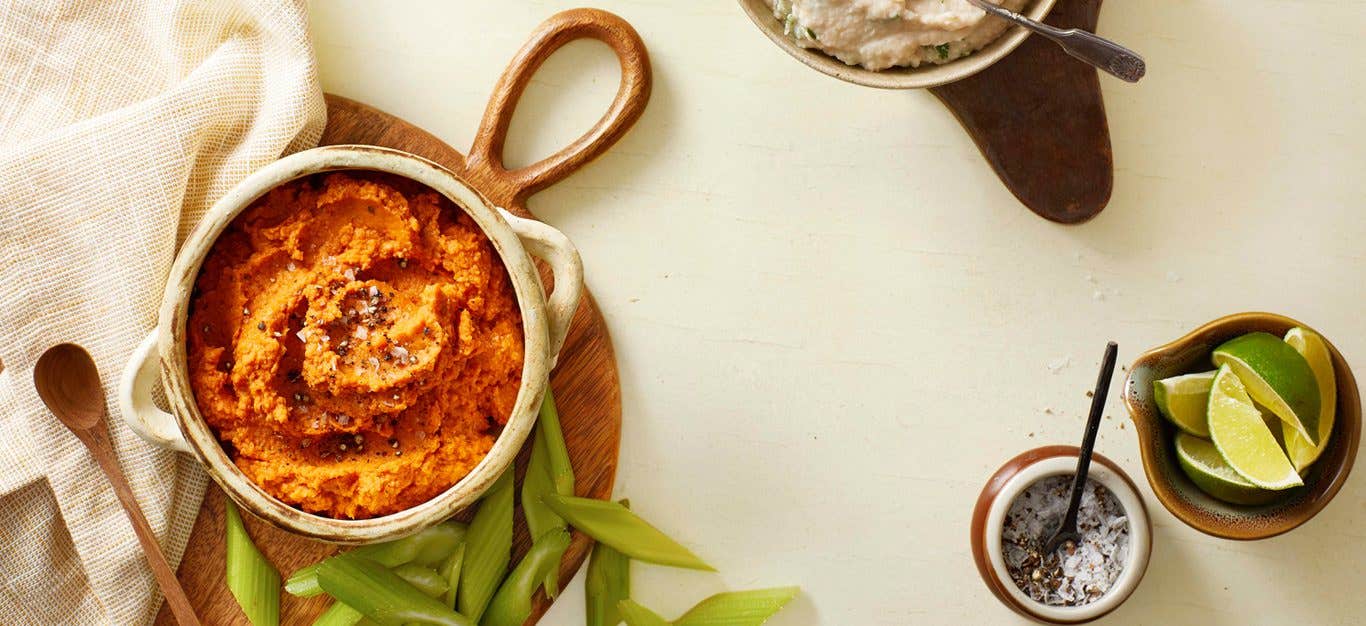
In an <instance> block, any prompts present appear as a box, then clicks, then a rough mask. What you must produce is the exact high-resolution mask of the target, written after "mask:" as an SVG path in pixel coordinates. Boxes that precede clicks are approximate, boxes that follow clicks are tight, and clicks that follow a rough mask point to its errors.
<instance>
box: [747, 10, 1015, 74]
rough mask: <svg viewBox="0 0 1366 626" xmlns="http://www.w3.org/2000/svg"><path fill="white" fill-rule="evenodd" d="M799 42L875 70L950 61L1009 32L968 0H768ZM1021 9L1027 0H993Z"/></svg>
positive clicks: (803, 45)
mask: <svg viewBox="0 0 1366 626" xmlns="http://www.w3.org/2000/svg"><path fill="white" fill-rule="evenodd" d="M765 1H766V2H768V5H769V6H770V7H772V8H773V15H774V16H775V17H777V18H778V20H780V21H782V22H783V24H784V31H785V32H786V33H787V34H788V35H789V36H790V37H792V38H793V39H794V40H795V41H796V42H797V44H798V45H800V46H802V47H804V48H813V49H816V50H821V51H823V52H825V53H826V54H829V55H831V56H834V57H835V58H837V59H839V60H841V61H844V62H845V63H848V64H850V65H862V66H863V67H866V68H868V69H870V70H882V69H887V68H889V67H895V66H910V67H919V66H920V64H921V63H926V62H929V63H947V62H949V61H952V60H954V59H957V58H959V57H963V56H967V55H968V54H971V53H972V52H974V51H976V50H980V49H981V48H982V47H983V46H985V45H987V44H989V43H991V42H992V41H994V40H995V39H996V38H997V37H1000V36H1001V33H1002V32H1005V30H1006V27H1007V26H1008V24H1006V22H1005V21H1004V20H1000V19H997V18H994V17H987V15H986V13H984V12H983V11H982V10H981V9H979V8H977V7H974V6H972V5H971V4H969V3H968V0H765ZM993 1H995V2H996V4H999V5H1001V6H1003V7H1005V8H1007V9H1010V10H1012V11H1018V10H1020V8H1021V7H1022V6H1024V4H1025V0H993Z"/></svg>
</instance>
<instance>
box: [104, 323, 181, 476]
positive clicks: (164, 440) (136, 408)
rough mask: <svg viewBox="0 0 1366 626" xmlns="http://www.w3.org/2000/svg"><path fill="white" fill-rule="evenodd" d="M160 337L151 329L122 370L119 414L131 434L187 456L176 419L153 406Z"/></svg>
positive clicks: (158, 364)
mask: <svg viewBox="0 0 1366 626" xmlns="http://www.w3.org/2000/svg"><path fill="white" fill-rule="evenodd" d="M159 336H160V331H159V330H157V329H152V332H151V334H149V335H147V338H146V339H143V340H142V343H140V344H138V347H137V348H136V349H134V350H133V356H132V358H130V359H128V365H126V366H124V368H123V378H121V379H120V380H119V410H120V411H122V412H123V419H124V421H126V422H128V426H129V427H130V428H132V429H133V432H135V433H137V434H138V435H140V436H142V438H143V439H146V440H147V442H148V443H150V444H152V445H155V446H158V447H162V448H168V449H171V450H175V451H177V452H189V451H190V446H189V444H187V443H185V437H184V436H182V435H181V434H180V427H179V426H177V425H176V421H175V416H174V415H171V414H170V413H167V412H166V411H163V410H161V409H160V408H158V407H157V405H156V403H155V402H152V386H153V384H155V383H156V381H157V378H159V375H160V373H161V363H160V359H158V358H157V339H158V337H159Z"/></svg>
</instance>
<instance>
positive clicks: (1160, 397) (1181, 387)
mask: <svg viewBox="0 0 1366 626" xmlns="http://www.w3.org/2000/svg"><path fill="white" fill-rule="evenodd" d="M1215 374H1216V372H1201V373H1199V374H1186V375H1184V376H1173V377H1171V378H1163V379H1162V380H1155V381H1153V402H1155V403H1156V404H1157V410H1158V411H1160V412H1161V413H1162V416H1163V417H1165V418H1167V420H1168V421H1170V422H1171V423H1172V424H1175V425H1176V427H1177V428H1180V429H1181V430H1183V431H1185V432H1188V433H1190V434H1192V435H1195V436H1196V437H1203V438H1205V439H1209V420H1207V419H1206V418H1205V411H1206V410H1207V409H1208V408H1209V390H1210V387H1211V386H1213V385H1214V375H1215Z"/></svg>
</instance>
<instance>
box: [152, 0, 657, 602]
mask: <svg viewBox="0 0 1366 626" xmlns="http://www.w3.org/2000/svg"><path fill="white" fill-rule="evenodd" d="M584 37H588V38H594V39H599V40H601V41H603V42H604V43H606V44H607V45H608V46H610V47H611V48H612V49H613V50H614V51H615V52H616V54H617V56H618V58H619V60H620V62H621V74H622V83H621V88H620V89H619V91H618V92H617V96H616V99H615V100H614V101H613V102H612V105H611V108H610V109H609V110H608V112H607V113H606V114H605V115H604V116H603V118H602V119H601V120H600V121H599V122H598V123H597V125H595V126H594V127H593V128H592V129H590V130H589V131H588V133H586V134H585V135H584V136H583V137H581V138H580V139H579V140H577V141H575V142H574V143H572V144H570V145H569V146H568V147H566V148H564V149H563V150H561V151H559V152H556V153H555V154H552V155H550V156H549V157H546V158H545V159H543V160H542V161H540V162H537V163H534V164H532V165H528V166H526V167H523V168H519V169H515V170H511V171H509V170H507V169H506V168H505V167H503V159H502V152H503V140H504V139H505V137H506V135H507V130H508V125H509V123H510V122H511V120H512V114H513V111H514V109H515V108H516V105H517V100H518V98H519V97H520V96H521V94H522V92H523V90H524V89H525V88H526V85H527V83H528V81H530V79H531V76H532V74H534V73H535V72H536V70H537V68H539V67H540V65H541V63H542V62H544V61H545V59H546V58H547V57H549V56H550V55H551V54H552V53H554V52H555V51H556V50H557V49H559V48H560V47H561V46H563V45H564V44H566V43H568V42H570V41H573V40H575V39H579V38H584ZM650 86H651V74H650V62H649V57H648V55H647V53H646V50H645V45H644V43H643V42H642V41H641V40H640V37H639V35H637V34H636V32H635V30H634V29H633V28H631V26H630V25H629V24H627V23H626V22H625V21H623V20H622V19H621V18H619V17H617V16H615V15H612V14H611V13H607V12H604V11H598V10H592V9H575V10H571V11H565V12H563V13H559V14H557V15H555V16H553V17H551V18H550V19H549V20H547V21H545V22H544V23H542V24H541V25H540V26H539V27H538V28H537V29H536V31H535V32H533V33H532V35H531V38H530V40H529V41H528V42H527V43H526V45H525V46H524V47H523V48H522V50H521V51H520V52H518V53H517V56H516V57H514V58H513V60H512V62H511V63H510V64H509V66H508V69H507V71H506V72H505V73H504V74H503V77H502V78H501V79H500V80H499V82H498V85H497V86H496V87H495V88H494V91H493V96H492V98H491V99H490V101H489V105H488V108H487V110H486V111H485V114H484V119H483V121H482V122H481V124H480V127H479V131H478V133H477V134H476V137H475V140H474V146H473V147H472V148H471V149H470V154H469V156H468V157H466V156H464V155H461V154H460V153H459V152H457V151H456V150H455V149H453V148H451V147H450V146H448V145H446V144H445V143H444V142H442V141H441V140H440V139H437V138H436V137H434V136H432V135H431V134H429V133H427V132H426V131H423V130H422V129H420V128H417V127H416V126H413V125H412V124H409V123H408V122H405V121H403V120H401V119H399V118H397V117H394V116H392V115H389V114H387V113H384V112H382V111H379V110H377V109H374V108H371V107H369V106H366V105H364V104H361V103H359V102H355V101H353V100H348V99H346V98H342V97H339V96H333V95H328V96H327V116H328V120H327V127H326V130H325V131H324V133H323V138H322V141H321V144H322V145H333V144H368V145H377V146H385V147H390V148H397V149H399V150H405V151H407V152H411V153H413V154H416V155H418V156H422V157H425V158H427V159H430V160H432V161H435V162H437V163H440V164H441V165H443V166H445V167H447V168H449V169H450V170H451V171H453V172H455V173H456V174H457V175H459V176H461V177H462V178H464V179H465V180H466V181H467V182H469V183H470V185H471V186H472V187H474V188H475V189H476V190H477V191H479V192H480V193H482V194H483V195H484V196H485V197H486V198H487V199H488V200H489V201H490V202H491V203H492V204H494V205H496V206H501V207H503V208H506V209H508V210H509V211H512V212H514V213H517V214H519V215H523V216H526V217H534V216H532V215H531V213H530V212H529V211H528V210H527V208H526V200H527V198H528V197H530V196H531V195H532V194H534V193H536V192H537V191H539V190H541V189H544V188H545V187H547V186H549V185H551V184H554V183H555V182H557V181H559V180H561V179H563V178H565V177H566V176H568V175H570V174H571V173H573V172H574V171H576V170H578V169H579V168H581V167H582V166H583V165H585V164H586V163H588V162H589V161H591V160H592V159H593V158H595V157H597V156H598V155H600V154H602V153H603V152H604V151H606V150H607V149H608V148H609V147H611V146H612V144H614V143H615V142H616V141H617V140H618V139H620V138H621V137H622V135H624V134H625V133H626V131H627V130H629V129H630V127H631V126H632V124H634V123H635V121H636V120H637V119H638V118H639V117H640V115H641V113H642V112H643V111H644V109H645V104H646V102H648V100H649V97H650ZM542 276H543V277H544V278H545V279H546V280H549V278H550V277H549V273H548V272H545V271H543V272H542ZM550 384H551V388H552V389H554V391H555V396H556V400H557V401H558V404H559V409H560V419H561V420H562V421H563V428H564V435H565V439H566V441H567V443H568V445H569V452H570V457H571V460H572V462H573V465H574V473H575V477H576V478H577V492H578V494H579V495H581V496H587V497H592V498H608V497H610V496H611V494H612V483H613V480H614V479H615V477H616V468H617V453H618V446H619V444H620V440H621V389H620V387H619V384H618V376H617V365H616V357H615V355H614V354H613V351H612V340H611V337H610V336H609V335H608V332H607V325H606V323H605V322H604V321H603V318H602V314H601V313H600V312H599V311H598V307H597V304H596V303H595V302H594V301H593V298H592V295H591V294H587V293H585V294H584V298H583V301H582V304H581V305H580V306H579V309H578V311H577V312H576V313H575V315H574V321H573V324H572V326H571V327H570V329H569V336H568V338H567V339H566V340H565V344H564V349H563V351H562V352H561V354H560V359H559V364H558V366H557V367H556V368H555V371H554V372H553V373H552V374H551V377H550ZM529 450H530V441H528V443H527V445H526V446H525V447H524V448H523V450H522V453H521V454H520V455H519V457H518V460H517V476H518V489H519V490H520V483H521V480H520V478H521V475H522V473H523V472H524V471H525V466H526V460H527V455H528V452H529ZM223 498H224V496H223V492H222V491H221V490H220V489H219V488H218V487H217V486H216V485H213V484H212V483H211V484H210V487H209V490H208V493H207V495H206V496H205V498H204V503H203V505H202V507H201V509H200V513H199V517H198V519H197V520H196V521H195V525H194V530H193V532H192V534H191V536H190V541H189V544H188V547H187V548H186V550H185V556H184V558H183V559H182V560H181V563H180V570H179V578H180V581H181V584H183V585H184V586H185V590H186V592H187V593H188V595H189V597H190V599H191V601H192V602H193V603H194V605H195V610H196V612H197V613H198V615H199V618H200V619H201V620H202V621H203V622H204V623H205V624H247V621H246V617H245V616H244V615H242V612H241V611H240V610H239V609H238V607H237V603H236V601H235V600H234V599H233V597H232V594H231V593H230V592H229V591H228V589H227V587H226V586H225V584H224V582H223V564H224V544H223ZM520 511H521V508H520V504H519V506H518V511H517V514H516V515H515V516H514V517H515V519H516V529H515V537H514V544H513V562H514V563H515V562H516V561H517V560H518V559H520V558H521V555H522V554H524V553H525V552H526V550H527V549H528V548H529V547H530V544H531V541H530V537H529V536H528V534H527V529H526V522H525V520H524V519H523V518H522V516H521V512H520ZM469 513H470V512H469V511H467V512H466V513H465V514H463V515H462V516H458V517H462V518H466V519H467V518H468V516H469ZM247 529H248V531H249V532H250V533H251V536H252V539H253V540H254V541H255V542H256V545H257V546H258V547H260V548H261V551H262V552H264V553H265V555H266V556H267V557H268V558H269V559H270V560H271V562H272V563H274V564H275V566H276V567H277V568H278V569H279V570H280V572H281V574H282V575H283V576H288V575H289V573H290V572H293V571H294V570H295V569H297V568H299V567H302V566H304V565H307V564H310V563H313V562H316V561H318V560H320V559H322V558H324V557H326V556H328V555H330V554H333V553H335V552H337V551H338V548H337V547H336V546H333V545H329V544H325V543H321V542H317V541H312V540H308V539H303V538H300V537H296V536H294V535H290V534H288V533H286V532H284V531H281V530H277V529H275V528H273V527H271V526H269V525H268V524H266V523H264V522H260V521H258V520H255V519H248V520H247ZM591 548H592V540H590V539H589V538H588V537H587V536H585V535H583V534H582V533H578V532H575V533H574V537H573V542H572V543H571V544H570V546H569V550H568V551H567V552H566V554H565V557H564V560H563V561H562V562H561V564H560V583H561V585H566V584H568V583H569V580H570V579H571V578H572V577H573V574H574V572H575V571H577V570H578V568H579V566H580V565H581V564H582V563H583V561H584V559H585V558H586V557H587V555H588V552H589V550H590V549H591ZM327 604H328V600H327V599H326V598H325V597H319V598H311V599H306V600H305V599H299V598H294V597H292V596H289V595H288V594H284V596H283V598H282V603H281V623H282V624H289V625H293V624H308V623H311V622H312V620H313V619H314V618H315V617H316V616H317V615H318V613H320V612H322V610H323V609H324V608H325V607H326V606H327ZM549 606H550V601H549V600H547V599H546V598H545V596H544V593H543V592H537V595H536V600H535V610H534V611H533V613H532V616H531V618H530V619H528V620H527V622H526V623H527V624H535V623H536V622H537V621H538V620H539V619H540V616H541V615H542V614H543V613H544V612H545V610H546V609H548V608H549ZM156 623H157V624H159V625H172V624H175V621H174V618H173V617H172V616H171V614H170V612H169V611H168V610H167V608H166V606H164V605H163V606H162V608H161V612H160V613H159V614H158V615H157V620H156Z"/></svg>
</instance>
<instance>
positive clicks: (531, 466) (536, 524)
mask: <svg viewBox="0 0 1366 626" xmlns="http://www.w3.org/2000/svg"><path fill="white" fill-rule="evenodd" d="M542 432H544V427H541V428H537V429H536V435H535V438H534V440H533V441H532V442H531V461H530V462H528V463H527V466H526V476H525V477H523V478H522V514H523V515H525V516H526V525H527V530H529V531H531V540H532V541H535V540H537V539H539V538H540V537H541V535H544V534H545V533H546V532H547V531H550V530H555V529H562V528H564V526H565V524H564V518H561V517H560V516H559V515H556V514H555V512H554V511H552V510H550V507H548V506H546V504H545V503H544V502H542V501H541V496H543V495H545V494H548V493H557V492H556V491H555V483H554V480H553V479H552V478H551V477H550V458H549V456H548V455H547V454H546V444H545V439H544V438H543V437H541V436H540V435H541V433H542ZM570 495H573V494H570Z"/></svg>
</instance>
